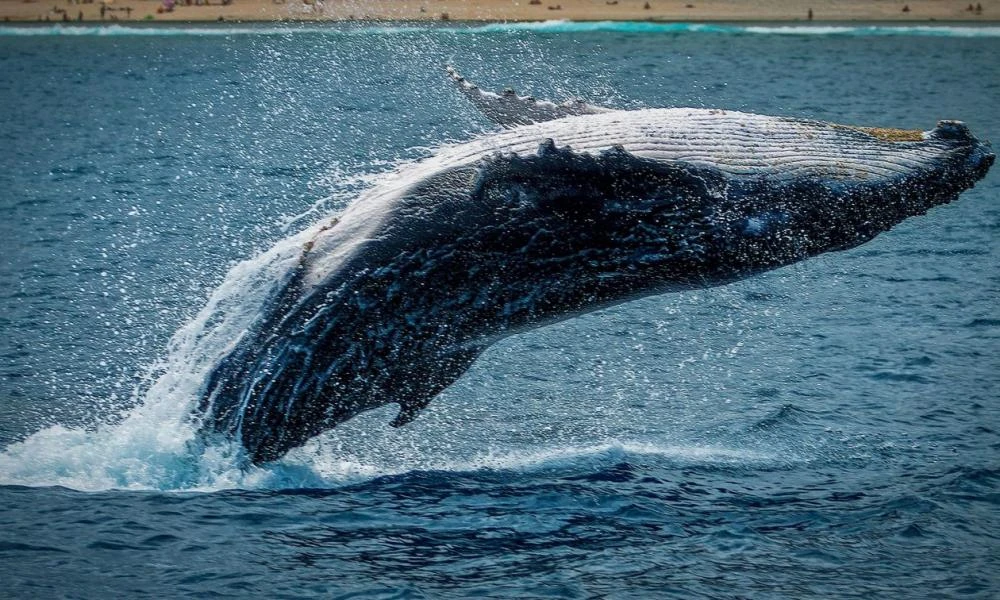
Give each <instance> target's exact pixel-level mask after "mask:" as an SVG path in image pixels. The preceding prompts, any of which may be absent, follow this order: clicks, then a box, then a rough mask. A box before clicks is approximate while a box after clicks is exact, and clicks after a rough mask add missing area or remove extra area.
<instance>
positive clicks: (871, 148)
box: [198, 72, 994, 463]
mask: <svg viewBox="0 0 1000 600" xmlns="http://www.w3.org/2000/svg"><path fill="white" fill-rule="evenodd" d="M452 77H453V79H454V80H455V82H456V83H457V84H458V87H459V89H460V90H461V91H462V92H463V93H464V94H465V95H466V96H467V97H468V98H469V99H470V100H472V101H473V102H474V103H475V104H476V105H477V106H478V107H479V108H480V109H481V110H482V111H483V112H484V114H485V115H486V116H488V117H489V118H491V119H493V120H494V121H496V122H497V123H498V124H499V125H501V126H503V127H504V128H505V129H504V130H503V131H500V132H497V133H490V134H487V135H482V136H480V137H478V138H476V139H473V140H471V141H469V142H466V143H459V144H452V145H447V146H444V147H442V148H440V149H439V150H437V151H436V152H435V153H434V154H433V155H431V156H430V157H428V158H426V159H423V160H420V161H417V162H414V163H411V164H408V165H405V166H403V167H401V168H399V169H397V170H396V171H395V172H394V173H392V174H391V175H389V176H387V177H386V178H385V179H384V180H383V181H381V183H379V184H378V185H375V186H374V187H372V188H371V189H369V190H367V191H366V192H364V193H363V194H362V195H361V196H360V197H359V198H358V199H357V200H356V201H355V202H354V203H353V204H352V205H351V206H350V207H348V209H347V210H346V211H345V212H344V213H343V214H342V215H340V217H339V218H337V219H333V220H331V221H330V222H329V223H328V226H326V227H325V228H323V229H322V230H321V231H320V232H319V233H318V234H317V235H316V236H315V238H314V239H312V240H311V241H309V242H308V243H306V244H305V246H304V247H303V249H302V255H301V260H300V261H299V263H298V265H297V266H296V267H294V272H292V273H289V274H288V275H287V277H286V279H285V283H284V287H283V288H282V289H281V291H280V292H278V293H277V295H276V297H274V298H273V299H272V301H271V302H270V303H269V305H268V307H266V309H265V310H263V311H262V312H261V314H260V315H258V317H257V319H256V321H255V322H254V323H253V325H252V326H251V327H250V328H249V329H248V330H247V331H246V332H245V333H244V334H243V336H242V337H241V339H239V340H238V341H236V342H235V343H234V344H233V346H232V347H231V349H230V350H229V351H228V353H227V354H226V355H224V356H221V357H220V358H219V360H218V362H217V364H216V365H215V366H214V368H213V369H212V371H211V372H210V374H209V376H208V377H207V378H206V381H205V383H204V384H203V386H202V390H201V399H200V405H199V411H198V418H199V419H200V422H201V428H202V431H203V433H204V435H206V436H211V435H218V434H221V435H224V436H227V437H229V438H232V439H234V440H237V441H238V442H239V443H240V444H241V445H242V447H243V448H244V449H245V452H246V455H247V457H248V459H249V460H250V461H252V462H254V463H260V462H266V461H269V460H274V459H276V458H279V457H280V456H282V455H283V454H284V453H285V452H287V451H288V450H290V449H291V448H294V447H297V446H300V445H302V444H303V443H305V442H306V441H307V440H308V439H310V438H312V437H313V436H316V435H317V434H319V433H321V432H323V431H325V430H328V429H331V428H333V427H335V426H336V425H338V424H339V423H342V422H344V421H346V420H347V419H350V418H351V417H353V416H354V415H356V414H358V413H359V412H362V411H366V410H370V409H373V408H376V407H379V406H382V405H385V404H388V403H398V404H399V406H400V411H399V414H398V416H397V417H396V418H395V419H394V420H393V421H392V425H394V426H401V425H404V424H406V423H408V422H409V421H411V420H412V419H413V418H415V417H416V416H417V414H418V413H419V411H420V410H421V409H422V408H423V407H425V406H426V405H427V404H428V403H429V402H430V401H431V400H432V399H433V398H434V397H435V396H436V395H437V394H438V393H439V392H441V391H442V390H443V389H444V388H446V387H447V386H448V385H450V384H451V383H452V382H453V381H455V380H456V379H457V378H458V377H459V376H460V375H461V374H462V373H463V372H464V371H465V370H466V369H467V368H468V367H469V366H470V365H471V364H472V362H473V361H474V360H475V359H476V357H477V356H478V355H479V354H480V353H481V352H482V351H483V350H484V349H485V348H487V347H488V346H489V345H490V344H492V343H494V342H495V341H497V340H499V339H501V338H503V337H504V336H508V335H511V334H514V333H517V332H519V331H524V330H526V329H530V328H534V327H538V326H541V325H544V324H546V323H550V322H553V321H558V320H562V319H566V318H569V317H572V316H574V315H578V314H581V313H585V312H588V311H593V310H596V309H598V308H602V307H606V306H610V305H614V304H617V303H621V302H626V301H628V300H631V299H635V298H638V297H642V296H647V295H651V294H661V293H665V292H671V291H677V290H686V289H691V288H700V287H706V286H716V285H722V284H726V283H729V282H733V281H737V280H740V279H743V278H746V277H749V276H752V275H754V274H756V273H760V272H762V271H766V270H769V269H774V268H777V267H781V266H783V265H788V264H790V263H794V262H796V261H800V260H803V259H805V258H808V257H810V256H814V255H817V254H820V253H824V252H831V251H836V250H844V249H847V248H852V247H855V246H857V245H859V244H861V243H864V242H866V241H867V240H870V239H872V238H873V237H875V236H876V235H878V234H879V233H881V232H883V231H886V230H888V229H890V228H891V227H892V226H894V225H895V224H897V223H899V222H900V221H902V220H904V219H906V218H908V217H911V216H914V215H920V214H923V213H925V212H926V211H927V210H929V209H930V208H931V207H933V206H935V205H938V204H942V203H947V202H950V201H952V200H954V199H955V198H956V197H957V196H958V194H959V193H960V192H962V191H964V190H966V189H968V188H970V187H972V186H973V184H974V183H975V182H976V181H977V180H979V179H981V178H982V177H983V176H984V175H985V174H986V172H987V171H988V169H989V168H990V166H991V165H992V163H993V160H994V155H993V153H992V152H991V150H990V146H989V144H988V143H986V142H981V141H979V140H977V139H976V138H975V137H974V136H973V135H972V134H971V133H970V131H969V129H968V128H967V127H966V126H965V125H964V124H962V123H960V122H956V121H941V122H940V123H938V124H937V126H936V127H935V128H934V129H932V130H930V131H926V132H913V131H901V130H890V129H868V128H859V127H847V126H842V125H835V124H830V123H824V122H818V121H812V120H803V119H794V118H784V117H770V116H762V115H756V114H748V113H742V112H731V111H721V110H705V109H695V108H669V109H648V110H634V111H619V110H611V109H607V108H603V107H596V106H592V105H588V104H585V103H583V102H570V103H566V104H555V103H551V102H540V101H536V100H534V99H532V98H527V97H520V96H518V95H516V94H514V93H512V92H508V93H503V94H491V93H488V92H483V91H481V90H479V89H478V88H477V87H476V86H473V85H472V84H470V83H468V82H466V81H465V80H464V79H462V78H461V77H460V76H459V75H458V74H457V73H454V72H452Z"/></svg>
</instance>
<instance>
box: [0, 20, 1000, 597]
mask: <svg viewBox="0 0 1000 600" xmlns="http://www.w3.org/2000/svg"><path fill="white" fill-rule="evenodd" d="M998 56H1000V28H997V27H982V28H974V27H951V26H934V27H900V28H896V27H892V28H886V27H868V26H852V25H845V26H831V27H820V26H816V27H804V26H766V25H760V26H753V27H740V26H705V25H703V26H693V25H691V26H686V25H658V24H615V23H603V24H601V23H598V24H573V23H566V22H555V23H547V24H532V25H487V26H466V25H461V24H459V25H449V26H446V27H443V26H423V25H415V24H397V25H384V24H383V25H370V24H367V25H366V24H356V25H343V26H334V25H331V26H317V25H310V26H303V27H295V26H287V27H285V26H260V27H254V26H246V25H243V26H199V27H193V26H187V27H182V26H177V27H164V26H157V27H135V28H133V27H124V26H120V27H80V28H61V27H13V26H2V27H0V597H5V598H55V597H60V598H143V597H157V598H161V597H162V598H178V597H197V598H204V597H218V598H247V597H262V598H263V597H266V598H303V597H322V598H487V597H493V598H514V597H517V598H685V599H687V598H873V597H875V598H921V597H925V598H996V597H1000V398H998V396H1000V168H996V169H994V171H993V173H991V174H990V175H989V176H988V177H987V178H986V179H985V180H984V181H982V182H980V184H979V185H978V186H977V187H976V188H975V189H973V190H971V191H969V192H968V193H966V194H964V195H963V196H962V198H961V199H960V200H959V201H958V202H956V203H954V204H952V205H948V206H942V207H938V208H936V209H934V210H932V211H931V212H930V213H929V214H927V215H925V216H922V217H918V218H914V219H911V220H909V221H907V222H905V223H903V224H902V225H900V226H898V227H897V228H896V229H894V230H893V231H891V232H889V233H887V234H883V235H882V236H880V237H878V238H877V239H875V240H874V241H872V242H870V243H868V244H865V245H863V246H861V247H859V248H857V249H854V250H851V251H848V252H841V253H834V254H827V255H824V256H821V257H819V258H816V259H812V260H809V261H806V262H803V263H799V264H797V265H794V266H791V267H787V268H784V269H780V270H778V271H774V272H771V273H768V274H766V275H763V276H760V277H757V278H754V279H751V280H748V281H745V282H741V283H738V284H734V285H730V286H727V287H722V288H717V289H710V290H702V291H696V292H690V293H680V294H672V295H665V296H659V297H652V298H647V299H644V300H641V301H637V302H632V303H630V304H626V305H622V306H618V307H615V308H613V309H608V310H604V311H601V312H598V313H593V314H590V315H586V316H583V317H580V318H576V319H572V320H569V321H565V322H562V323H559V324H557V325H553V326H550V327H546V328H544V329H540V330H536V331H534V332H532V333H529V334H525V335H519V336H516V337H512V338H508V339H506V340H504V341H503V342H501V343H499V344H497V345H495V346H494V347H492V348H491V349H490V350H489V351H488V352H486V353H485V354H484V355H483V356H482V357H481V358H480V359H479V360H478V361H477V362H476V364H475V365H474V366H473V367H472V369H471V370H470V371H469V372H468V373H467V374H466V375H465V376H463V377H462V378H461V379H460V380H459V381H458V382H457V383H456V384H454V385H453V386H452V387H451V388H449V389H447V390H446V391H445V392H444V393H442V394H441V395H440V396H439V397H438V398H437V399H436V400H434V402H433V403H432V404H431V405H430V407H429V408H428V410H426V411H425V412H424V413H423V414H422V415H421V416H420V417H419V418H418V419H417V420H416V421H414V422H413V423H411V424H410V425H408V426H406V427H404V428H401V429H398V430H397V429H393V428H391V427H389V426H388V422H389V421H390V420H391V419H392V417H393V416H395V412H396V408H395V406H394V405H393V406H389V407H386V408H384V409H381V410H377V411H373V412H370V413H366V414H364V415H362V416H360V417H358V418H356V419H354V420H353V421H350V422H349V423H347V424H345V425H344V426H342V427H339V428H337V429H336V430H334V431H332V432H330V433H328V434H326V435H324V436H321V437H320V438H319V439H317V440H315V441H314V442H312V443H310V444H309V445H307V446H306V447H305V448H302V449H299V450H296V451H293V452H292V453H291V454H290V455H289V456H288V457H287V458H285V459H283V460H282V461H279V462H277V463H274V464H271V465H267V466H265V467H262V468H252V469H248V470H244V469H240V468H239V467H238V466H237V465H235V464H234V463H233V460H232V452H231V450H232V449H231V448H208V449H207V450H206V451H205V452H204V453H201V454H198V453H194V452H192V451H191V450H190V449H189V446H188V441H189V440H190V439H191V437H192V435H193V432H192V426H191V424H190V423H189V421H188V416H189V415H190V413H191V409H192V405H193V403H194V402H195V398H196V391H197V388H198V386H199V385H200V384H201V382H202V380H203V377H204V374H205V370H206V364H207V363H208V362H209V361H210V360H211V357H212V356H214V355H213V354H212V350H213V349H215V350H217V349H218V348H220V347H224V346H225V344H226V343H227V340H231V339H233V337H234V336H235V335H238V331H239V327H240V323H241V322H245V319H246V318H247V316H248V315H250V316H252V315H253V314H254V311H256V310H257V306H258V305H257V303H256V301H257V300H258V299H259V297H260V294H261V290H262V289H266V288H267V285H268V282H269V281H270V279H271V278H273V277H274V276H275V271H274V269H275V267H274V264H275V261H276V260H277V259H276V257H280V256H281V253H282V252H287V251H288V249H289V248H293V247H295V243H296V242H295V241H294V239H291V240H290V239H289V238H292V236H294V235H295V234H296V233H298V232H300V231H302V230H304V229H305V228H307V227H309V226H310V225H312V224H314V223H316V222H317V221H318V220H319V219H322V218H327V217H329V216H330V215H333V214H336V213H337V212H339V211H341V210H343V208H344V207H345V206H346V205H348V204H349V203H350V202H351V201H352V200H353V199H354V198H355V197H357V195H358V193H359V191H360V190H363V189H364V188H366V187H368V186H370V185H372V184H373V183H375V182H377V181H378V180H379V178H380V177H381V176H382V175H383V174H384V173H386V172H387V171H389V170H391V169H393V168H394V166H396V165H398V164H400V163H402V162H405V161H410V160H415V159H419V158H421V157H424V156H427V155H428V154H429V153H430V152H432V151H433V149H434V148H435V147H436V146H438V145H441V144H443V143H447V142H454V141H461V140H465V139H468V138H470V137H472V136H475V135H479V134H483V133H485V132H488V131H491V129H492V128H491V125H490V124H489V123H488V122H487V121H485V120H484V119H483V118H482V117H481V116H480V115H479V114H478V113H477V112H476V110H475V109H474V108H473V107H472V106H471V105H470V104H469V103H468V102H467V101H466V100H465V99H464V98H463V97H462V96H461V95H460V94H458V93H457V92H456V91H455V89H453V87H452V86H451V85H450V82H449V81H448V79H447V76H446V75H445V72H444V69H443V67H444V65H445V64H453V65H455V66H456V67H457V68H458V69H459V70H460V71H462V72H463V74H465V75H466V76H467V77H468V78H469V79H471V80H472V81H476V82H478V83H480V84H481V85H483V86H484V87H486V88H487V89H502V88H504V87H508V86H509V87H513V88H516V89H517V90H518V91H519V92H521V93H522V94H525V93H530V94H533V95H535V96H536V97H540V98H551V99H555V100H563V99H568V98H575V97H579V98H583V99H586V100H587V101H590V102H592V103H597V104H605V105H608V106H614V107H620V108H639V107H664V106H696V107H716V108H722V109H731V110H743V111H751V112H760V113H766V114H775V115H789V116H796V117H810V118H818V119H822V120H830V121H837V122H844V123H850V124H859V125H873V126H889V127H903V128H918V129H925V130H926V129H931V128H933V127H934V125H935V123H936V121H937V120H938V119H942V118H953V119H961V120H964V121H966V122H967V123H968V124H969V126H970V127H971V129H972V130H973V132H975V133H976V134H977V135H978V136H979V137H980V138H984V139H992V140H994V142H1000V67H998V65H997V57H998ZM241 319H243V321H241Z"/></svg>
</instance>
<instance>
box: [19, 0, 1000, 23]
mask: <svg viewBox="0 0 1000 600" xmlns="http://www.w3.org/2000/svg"><path fill="white" fill-rule="evenodd" d="M532 2H535V3H536V4H532ZM545 21H571V22H580V23H595V22H604V21H610V22H646V23H660V24H662V23H690V24H701V23H704V24H723V23H732V24H759V23H773V24H784V25H788V24H798V25H805V24H813V25H819V26H833V25H838V24H840V25H843V24H849V25H857V24H859V23H865V24H873V25H897V26H918V25H939V26H941V25H946V24H952V25H963V26H968V25H977V24H981V25H994V24H996V23H998V22H1000V0H985V1H983V0H978V1H972V2H970V1H968V0H913V1H909V0H774V1H771V2H756V3H755V2H748V1H747V0H688V1H684V0H680V1H662V0H649V1H648V2H647V1H645V0H487V1H484V2H469V1H465V0H424V1H422V2H421V1H411V0H397V1H392V2H386V1H368V2H361V1H357V0H342V1H336V2H335V1H332V0H103V1H101V0H0V25H3V24H28V23H48V24H52V23H66V24H72V23H86V24H89V25H94V24H137V23H146V24H149V23H187V24H196V23H218V22H230V23H246V24H250V23H326V22H345V23H350V22H420V23H428V22H439V23H450V22H455V23H536V22H545Z"/></svg>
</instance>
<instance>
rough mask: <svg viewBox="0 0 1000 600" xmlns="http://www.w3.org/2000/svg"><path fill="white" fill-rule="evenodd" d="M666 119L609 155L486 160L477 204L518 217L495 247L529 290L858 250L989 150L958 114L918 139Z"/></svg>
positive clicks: (572, 292) (779, 124) (604, 293)
mask: <svg viewBox="0 0 1000 600" xmlns="http://www.w3.org/2000/svg"><path fill="white" fill-rule="evenodd" d="M652 116H653V117H656V116H657V115H656V114H653V115H652ZM671 117H673V115H671ZM608 118H609V119H610V117H608ZM734 120H735V119H733V118H730V121H734ZM670 125H671V128H670V130H669V132H667V133H666V134H664V135H663V137H662V140H663V141H660V138H658V132H657V129H656V127H655V121H653V122H651V123H650V124H648V125H647V127H646V129H644V130H642V136H643V137H642V138H641V139H630V138H627V137H625V138H624V139H623V142H624V143H621V144H615V145H613V146H611V147H610V148H607V147H604V148H597V149H589V148H585V149H583V151H580V150H575V149H573V148H571V147H568V146H563V147H557V146H556V145H555V144H554V143H553V142H552V140H547V141H545V142H543V143H542V144H541V146H540V147H539V148H538V150H537V151H536V152H535V153H533V154H531V155H529V156H526V155H524V154H522V155H520V156H509V157H506V158H503V159H493V160H492V161H491V162H490V164H489V168H488V169H485V170H484V172H483V174H482V175H481V176H480V178H479V189H478V193H477V195H476V197H477V198H478V199H480V200H482V201H483V203H484V204H485V205H487V206H491V207H494V209H496V208H497V207H503V208H504V210H517V211H520V212H521V213H522V216H521V217H520V218H516V219H510V222H511V223H517V224H519V225H520V229H518V228H515V227H506V228H501V229H500V232H501V237H500V238H499V239H497V240H496V241H495V242H493V243H494V244H496V245H498V246H503V247H508V248H509V256H511V257H512V260H511V261H510V263H511V264H513V263H515V262H516V260H513V259H515V258H523V259H524V261H525V263H526V266H525V272H526V275H525V276H526V277H529V278H531V279H532V280H535V279H546V278H547V281H548V283H547V284H546V285H542V284H539V285H538V286H536V288H545V291H543V292H541V293H538V295H539V296H544V295H546V294H548V295H551V296H553V297H554V300H552V301H551V303H553V304H558V305H564V304H565V302H564V300H565V299H566V298H568V297H575V298H577V304H578V305H579V306H580V308H581V309H582V310H589V309H590V308H591V307H592V306H594V305H602V304H608V303H614V302H618V301H623V300H627V299H629V298H633V297H636V296H641V295H648V294H653V293H660V292H663V291H671V290H677V289H685V288H690V287H699V286H703V285H715V284H723V283H726V282H729V281H734V280H737V279H741V278H744V277H747V276H750V275H753V274H755V273H758V272H761V271H764V270H768V269H772V268H776V267H780V266H783V265H787V264H790V263H793V262H796V261H799V260H802V259H804V258H808V257H810V256H815V255H817V254H821V253H824V252H830V251H837V250H844V249H848V248H852V247H855V246H857V245H859V244H862V243H864V242H866V241H868V240H870V239H872V238H873V237H875V236H876V235H878V234H879V233H881V232H884V231H887V230H889V229H890V228H892V227H893V226H895V225H896V224H898V223H900V222H901V221H903V220H905V219H907V218H909V217H913V216H916V215H921V214H924V213H926V212H927V211H928V210H930V209H931V208H933V207H934V206H936V205H939V204H944V203H948V202H951V201H952V200H954V199H955V198H956V197H957V196H958V194H959V193H961V192H962V191H964V190H966V189H968V188H970V187H972V186H973V185H974V184H975V182H976V181H978V180H979V179H981V178H982V177H983V176H985V174H986V173H987V171H988V170H989V168H990V166H991V165H992V164H993V162H994V159H995V156H994V154H993V151H992V149H991V147H990V145H989V143H988V142H982V141H980V140H978V139H976V137H975V136H973V135H972V133H971V132H970V131H969V129H968V128H967V127H966V126H965V125H964V124H962V123H960V122H956V121H942V122H940V123H939V124H938V125H937V127H935V128H934V129H933V130H931V131H926V132H920V131H903V130H893V129H866V128H854V127H846V126H838V125H831V124H827V123H817V122H813V121H800V120H792V119H771V120H768V121H762V120H755V119H748V120H747V128H748V129H751V131H750V133H749V134H746V135H743V134H741V132H740V128H739V126H732V125H730V124H728V123H727V125H729V126H727V127H725V128H723V127H720V128H719V130H718V131H712V130H711V129H710V128H705V127H702V128H700V129H692V130H691V131H678V127H677V125H676V119H673V120H672V121H671V123H670ZM553 265H557V267H554V266H553ZM511 268H512V267H511ZM532 274H537V276H536V275H532Z"/></svg>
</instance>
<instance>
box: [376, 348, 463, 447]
mask: <svg viewBox="0 0 1000 600" xmlns="http://www.w3.org/2000/svg"><path fill="white" fill-rule="evenodd" d="M482 351H483V348H482V347H478V346H472V347H467V346H459V347H452V348H448V349H446V350H442V351H440V352H439V353H438V356H437V361H436V363H435V365H434V366H435V368H434V369H433V370H432V371H431V372H429V373H423V374H421V376H420V377H416V378H413V380H412V381H411V382H409V383H408V384H406V385H405V386H404V390H405V392H406V395H405V399H402V400H396V402H397V403H398V404H399V414H398V415H396V418H395V419H393V420H392V421H390V422H389V424H390V425H392V426H393V427H402V426H403V425H406V424H407V423H409V422H410V421H412V420H413V419H416V418H417V415H419V414H420V411H422V410H423V409H424V408H426V407H427V405H428V404H430V403H431V400H433V399H434V397H435V396H437V395H438V394H440V393H441V391H442V390H444V389H445V388H446V387H448V386H449V385H451V384H452V383H454V382H455V380H456V379H458V378H459V377H461V376H462V373H465V371H466V370H468V368H469V367H470V366H471V365H472V363H473V362H475V360H476V357H477V356H479V355H480V354H481V353H482Z"/></svg>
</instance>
